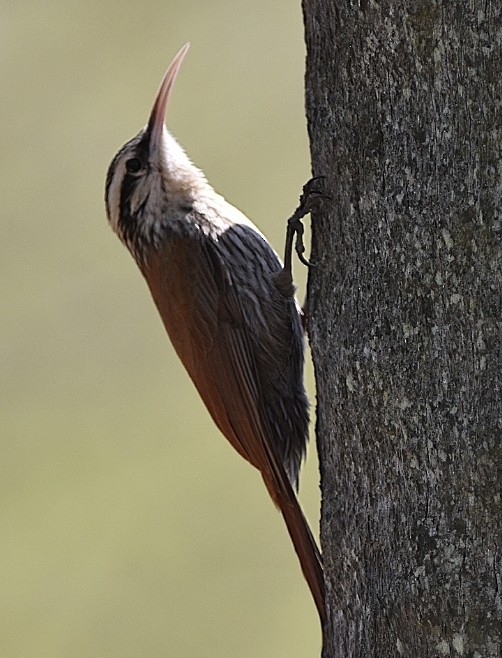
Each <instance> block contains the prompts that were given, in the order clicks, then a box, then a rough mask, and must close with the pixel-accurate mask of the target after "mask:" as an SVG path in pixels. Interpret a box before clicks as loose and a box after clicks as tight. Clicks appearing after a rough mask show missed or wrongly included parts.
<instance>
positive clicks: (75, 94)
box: [0, 0, 320, 658]
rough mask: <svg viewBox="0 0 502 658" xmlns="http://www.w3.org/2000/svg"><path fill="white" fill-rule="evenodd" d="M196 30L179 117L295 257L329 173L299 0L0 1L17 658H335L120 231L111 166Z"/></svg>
mask: <svg viewBox="0 0 502 658" xmlns="http://www.w3.org/2000/svg"><path fill="white" fill-rule="evenodd" d="M187 40H190V41H191V43H192V48H191V50H190V52H189V55H188V57H187V59H186V60H185V63H184V65H183V68H182V71H181V74H180V76H179V78H178V81H177V83H176V87H175V92H174V94H173V98H172V103H171V106H170V108H169V113H168V125H169V127H170V129H171V130H172V132H173V133H174V134H175V135H176V136H177V138H178V139H179V141H180V142H181V143H182V144H183V145H184V147H185V148H186V149H187V151H188V153H189V154H190V156H191V158H192V159H193V160H194V161H195V162H196V164H198V165H199V166H200V167H201V168H202V169H203V170H204V171H205V172H206V174H207V176H208V178H209V180H210V181H211V182H212V183H213V185H214V186H215V187H216V189H217V190H218V191H220V192H221V193H223V194H224V195H225V196H226V197H227V199H229V200H230V201H231V202H232V203H234V204H235V205H237V206H238V207H239V208H241V209H242V210H243V211H244V212H245V213H246V214H247V215H248V216H249V217H251V218H252V219H253V220H254V221H255V222H256V223H257V224H258V225H259V226H260V228H262V230H263V231H264V232H265V233H266V234H267V236H268V237H269V239H270V241H271V242H272V243H273V244H274V245H275V246H276V248H277V249H278V250H279V251H282V245H283V242H284V229H285V220H286V218H287V217H288V215H289V214H290V212H291V211H292V210H293V209H294V207H295V205H296V202H297V198H298V194H299V192H300V190H301V186H302V184H303V183H304V182H305V180H306V179H307V178H308V177H309V174H310V161H309V154H308V143H307V134H306V128H305V118H304V111H303V72H304V57H305V53H304V44H303V28H302V16H301V10H300V3H299V2H291V0H273V2H270V0H254V2H244V1H243V0H207V1H205V2H202V1H200V0H198V1H197V0H164V1H162V2H161V1H148V0H147V1H145V0H142V1H141V2H139V1H138V2H132V1H127V2H124V1H121V2H119V1H118V0H117V1H112V0H99V1H97V0H88V1H87V2H85V3H84V2H82V1H78V2H77V1H75V0H66V1H65V2H63V3H62V2H61V1H60V0H58V2H56V1H55V0H45V1H43V2H42V1H38V2H37V1H35V0H16V1H15V2H14V1H11V0H3V1H2V3H1V5H0V53H1V66H0V76H1V89H2V100H1V105H0V108H1V109H0V112H1V116H2V149H1V151H2V164H1V166H2V176H1V178H0V188H1V199H0V200H1V205H0V208H1V213H2V217H1V238H0V249H1V259H0V268H1V272H0V282H1V283H0V286H1V289H2V312H1V319H0V331H1V340H0V401H1V402H0V404H1V416H0V432H1V443H0V445H1V460H0V468H1V476H0V490H1V493H0V656H2V658H10V657H14V658H31V657H33V658H45V657H48V658H49V657H50V658H59V657H65V658H67V657H71V658H80V657H120V658H128V657H140V656H141V657H143V658H150V657H152V658H156V657H159V658H160V657H164V656H169V657H171V656H172V657H174V658H185V657H199V656H200V657H216V658H227V657H228V658H230V657H232V658H235V657H239V658H248V657H249V658H251V657H252V658H256V657H260V658H267V657H270V658H272V657H273V658H281V657H288V658H308V657H309V656H316V655H319V646H320V632H319V625H318V620H317V615H316V612H315V609H314V605H313V603H312V601H311V599H310V595H309V592H308V590H307V587H306V585H305V583H304V581H303V578H302V576H301V573H300V570H299V566H298V563H297V559H296V556H295V555H294V552H293V549H292V547H291V545H290V541H289V538H288V536H287V533H286V530H285V528H284V525H283V523H282V520H281V518H280V516H279V515H278V513H277V512H276V511H275V509H274V507H273V505H272V504H271V503H270V501H269V499H268V497H267V494H266V492H265V488H264V486H263V485H262V483H261V480H260V478H259V476H258V474H257V472H256V471H254V469H252V468H251V467H250V466H248V465H247V464H246V463H245V462H244V461H243V460H242V459H241V458H240V457H238V455H237V454H236V453H234V451H233V450H232V449H231V448H230V446H229V445H228V444H227V442H226V441H225V440H224V439H223V438H222V436H221V435H220V434H219V433H218V431H217V430H216V429H215V428H214V427H213V425H212V423H211V421H210V419H209V416H208V414H207V413H206V411H205V409H204V408H203V406H202V404H201V402H200V401H199V399H198V397H197V395H196V394H195V391H194V389H193V387H192V385H191V383H190V381H189V380H188V377H187V376H186V374H185V373H184V371H183V369H182V368H181V366H180V364H179V363H178V361H177V359H176V357H175V355H174V353H173V350H172V348H171V346H170V344H169V342H168V340H167V338H166V336H165V334H164V330H163V328H162V326H161V322H160V320H159V318H158V317H157V313H156V310H155V308H154V306H153V303H152V301H151V299H150V297H149V294H148V292H147V290H146V286H145V284H144V282H143V280H142V278H141V276H140V274H139V271H138V270H137V268H136V266H135V264H134V262H133V260H132V258H131V257H130V256H129V254H128V253H127V252H126V250H125V249H124V248H123V247H122V245H121V244H120V243H119V241H118V240H117V239H116V237H115V236H114V235H113V234H112V232H111V230H110V229H109V227H108V225H107V222H106V219H105V213H104V206H103V185H104V176H105V172H106V169H107V166H108V163H109V161H110V160H111V158H112V156H113V154H114V152H115V151H116V150H117V149H118V148H119V147H120V146H121V145H122V143H123V142H124V141H126V140H127V139H128V138H129V137H131V136H132V135H133V134H135V133H136V132H137V131H138V130H139V129H140V128H141V126H142V125H143V124H144V123H145V122H146V119H147V116H148V112H149V110H150V105H151V103H152V101H153V97H154V94H155V91H156V89H157V85H158V83H159V81H160V78H161V76H162V74H163V72H164V69H165V67H166V66H167V64H168V63H169V61H170V59H171V57H172V56H173V55H174V54H175V52H176V51H177V50H178V49H179V47H180V46H181V45H182V44H183V43H184V42H185V41H187ZM296 273H297V275H298V276H297V280H298V282H299V286H300V291H299V294H300V296H303V285H304V281H305V273H304V272H303V271H302V268H301V267H300V266H298V265H297V266H296ZM308 379H309V388H310V390H312V376H311V375H309V376H308ZM313 453H314V446H313V444H312V443H311V448H310V452H309V459H308V462H307V466H306V469H305V472H304V476H303V479H302V492H301V499H302V504H303V506H304V508H305V510H306V513H307V515H308V517H309V518H310V520H311V523H312V524H313V526H314V528H317V522H318V518H317V517H318V506H319V500H318V475H317V465H316V461H315V455H314V454H313Z"/></svg>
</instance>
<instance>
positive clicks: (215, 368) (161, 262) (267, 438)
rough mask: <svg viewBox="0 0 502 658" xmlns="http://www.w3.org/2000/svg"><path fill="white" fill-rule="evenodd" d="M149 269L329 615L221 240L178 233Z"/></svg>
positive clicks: (166, 312)
mask: <svg viewBox="0 0 502 658" xmlns="http://www.w3.org/2000/svg"><path fill="white" fill-rule="evenodd" d="M168 249H169V253H163V254H159V256H158V258H156V259H155V260H154V261H152V266H151V268H150V274H148V273H147V274H146V278H147V281H148V283H149V285H150V289H151V291H152V295H153V298H154V300H155V302H156V304H157V307H158V309H159V312H160V314H161V317H162V319H163V321H164V324H165V326H166V329H167V331H168V333H169V335H170V338H171V340H172V342H173V345H174V347H175V349H176V351H177V352H178V355H179V356H180V359H181V360H182V362H183V364H184V365H185V367H186V369H187V371H188V373H189V374H190V376H191V378H192V380H193V382H194V384H195V386H196V387H197V390H198V391H199V394H200V395H201V397H202V399H203V401H204V403H205V405H206V407H207V408H208V410H209V412H210V414H211V416H212V417H213V419H214V421H215V423H216V424H217V425H218V427H219V428H220V430H221V431H222V432H223V434H224V435H225V436H226V437H227V439H228V440H229V441H230V443H231V444H232V445H233V446H234V448H235V449H236V450H237V451H238V452H239V453H240V454H241V455H242V456H243V457H244V458H245V459H247V460H248V461H249V462H251V464H253V465H254V466H255V467H256V468H258V469H259V470H260V472H261V474H262V477H263V480H264V482H265V485H266V487H267V489H268V491H269V493H270V495H271V497H272V499H273V500H274V502H275V504H276V505H277V506H278V507H279V509H280V510H281V512H282V514H283V516H284V519H285V521H286V525H287V528H288V531H289V534H290V536H291V538H292V541H293V544H294V547H295V550H296V552H297V554H298V557H299V559H300V564H301V567H302V570H303V573H304V575H305V578H306V580H307V582H308V584H309V587H310V589H311V591H312V594H313V596H314V600H315V602H316V605H317V608H318V610H319V614H320V615H321V618H322V619H323V618H324V579H323V573H322V566H321V559H320V555H319V551H318V549H317V545H316V543H315V540H314V538H313V536H312V534H311V532H310V529H309V527H308V525H307V523H306V521H305V518H304V516H303V513H302V511H301V509H300V507H299V504H298V501H297V499H296V496H295V493H294V491H293V489H292V486H291V483H290V481H289V478H288V476H287V474H286V471H285V469H284V466H283V464H282V462H281V459H280V458H279V456H278V454H277V450H276V449H275V447H274V441H275V438H274V436H273V433H272V431H271V429H270V427H269V426H268V423H267V420H266V418H265V417H264V414H262V413H261V393H262V391H261V386H260V378H259V373H258V370H257V358H256V354H255V351H256V349H257V346H256V336H253V335H252V332H251V331H250V327H249V322H248V320H247V318H246V308H244V304H243V301H242V291H241V288H240V286H239V285H238V284H237V283H236V281H235V280H234V278H233V277H232V274H231V272H230V271H229V269H228V268H227V267H226V266H225V264H224V263H223V260H222V258H221V257H220V254H219V253H218V249H217V246H216V245H215V244H213V243H212V242H211V241H210V240H208V241H205V242H199V241H195V242H194V241H191V240H187V239H179V240H176V241H171V244H170V246H169V248H168Z"/></svg>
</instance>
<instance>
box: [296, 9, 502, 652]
mask: <svg viewBox="0 0 502 658" xmlns="http://www.w3.org/2000/svg"><path fill="white" fill-rule="evenodd" d="M501 6H502V3H500V0H493V1H491V2H490V0H487V1H484V2H482V1H481V0H471V2H467V1H461V0H459V1H458V2H444V3H441V2H438V1H434V0H421V1H419V0H403V1H402V2H395V1H394V0H381V1H379V2H377V1H376V0H360V1H359V2H356V1H355V0H353V1H350V0H303V9H304V17H305V26H306V41H307V76H306V85H307V90H306V94H307V114H308V125H309V132H310V138H311V150H312V160H313V168H314V172H315V174H316V175H324V176H326V179H325V181H324V187H325V190H326V194H329V196H330V197H331V201H324V202H323V204H322V206H321V207H320V208H319V210H318V211H317V212H316V213H314V215H315V217H314V221H313V237H312V243H313V254H312V256H313V259H314V260H315V261H316V263H317V265H316V267H315V268H312V269H311V274H310V280H309V308H308V311H309V332H310V340H311V345H312V352H313V360H314V366H315V371H316V380H317V397H318V407H317V432H318V445H319V454H320V462H321V479H322V495H323V504H322V520H321V540H322V548H323V553H324V564H325V570H326V581H327V596H328V601H327V605H328V615H329V621H328V626H327V628H326V632H325V646H324V652H323V656H324V657H325V658H328V657H329V658H335V657H336V658H338V657H340V658H342V657H343V658H352V657H356V656H357V657H360V658H371V657H372V656H376V657H378V658H386V657H388V656H390V657H394V656H396V657H398V656H406V657H409V658H422V657H425V656H427V657H430V656H438V657H442V656H451V657H453V656H463V657H472V658H491V657H493V658H495V657H497V658H498V657H499V656H500V616H499V611H500V571H499V570H498V564H497V560H498V558H499V555H500V538H501V537H500V516H501V515H500V506H499V500H500V498H499V496H500V492H499V486H500V485H499V483H498V482H497V473H496V463H497V457H498V456H499V455H498V454H497V453H498V451H499V445H500V438H501V435H502V428H501V418H500V402H501V397H500V372H501V370H502V364H501V358H500V356H501V340H500V338H501V326H500V320H501V316H502V309H501V297H500V292H501V270H500V242H499V236H500V232H499V231H500V228H501V226H500V218H501V217H500V207H501V194H500V192H501V190H500V159H499V156H500V146H501V142H500V133H498V135H497V130H498V128H499V127H500V118H501V117H500V114H499V115H498V117H497V115H496V105H497V102H498V103H499V104H500V96H501V88H500V76H501V64H500V40H501V34H500V23H499V22H498V21H499V20H500V8H501ZM497 43H498V45H497ZM497 168H499V172H497Z"/></svg>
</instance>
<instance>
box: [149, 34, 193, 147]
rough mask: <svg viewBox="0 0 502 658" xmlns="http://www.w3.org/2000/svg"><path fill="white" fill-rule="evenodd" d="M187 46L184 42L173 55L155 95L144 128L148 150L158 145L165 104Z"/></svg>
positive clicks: (162, 126)
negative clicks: (148, 143)
mask: <svg viewBox="0 0 502 658" xmlns="http://www.w3.org/2000/svg"><path fill="white" fill-rule="evenodd" d="M189 48H190V44H189V43H186V44H185V45H184V46H183V48H182V49H181V50H180V51H179V52H178V54H177V55H175V57H174V59H173V61H172V62H171V63H170V64H169V66H168V67H167V71H166V72H165V73H164V77H163V78H162V82H161V83H160V87H159V90H158V92H157V95H156V96H155V102H154V104H153V107H152V111H151V113H150V118H149V119H148V125H147V129H146V130H147V133H148V135H149V136H150V140H149V141H150V151H155V150H157V149H158V148H159V147H160V144H161V141H162V133H163V131H164V119H165V116H166V109H167V104H168V102H169V98H170V96H171V90H172V88H173V85H174V81H175V80H176V76H177V75H178V71H179V70H180V68H181V64H182V62H183V60H184V58H185V55H186V54H187V52H188V49H189Z"/></svg>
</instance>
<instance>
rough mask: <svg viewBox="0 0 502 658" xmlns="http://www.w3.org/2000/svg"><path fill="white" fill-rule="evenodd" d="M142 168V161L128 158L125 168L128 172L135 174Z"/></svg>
mask: <svg viewBox="0 0 502 658" xmlns="http://www.w3.org/2000/svg"><path fill="white" fill-rule="evenodd" d="M141 169H143V163H142V162H141V160H140V159H139V158H130V159H129V160H127V162H126V170H127V173H129V174H137V173H138V171H140V170H141Z"/></svg>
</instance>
